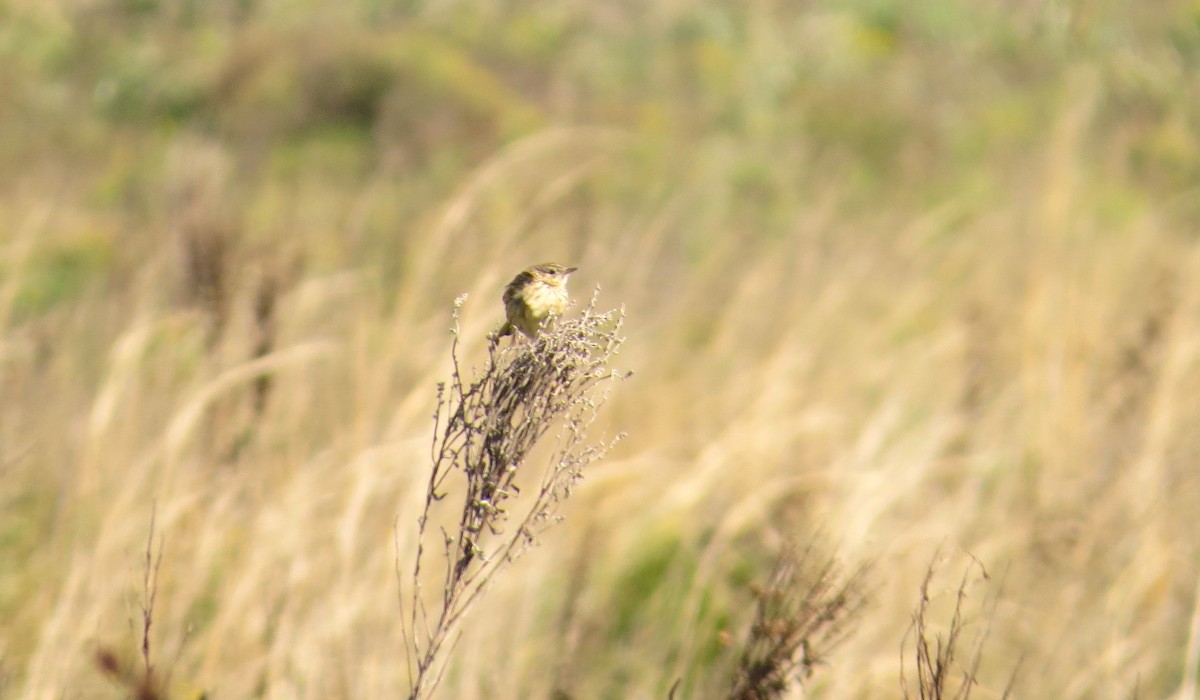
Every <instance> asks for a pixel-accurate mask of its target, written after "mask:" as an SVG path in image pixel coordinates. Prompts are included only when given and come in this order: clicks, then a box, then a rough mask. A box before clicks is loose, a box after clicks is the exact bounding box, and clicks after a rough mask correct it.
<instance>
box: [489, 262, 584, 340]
mask: <svg viewBox="0 0 1200 700" xmlns="http://www.w3.org/2000/svg"><path fill="white" fill-rule="evenodd" d="M578 269H579V268H577V267H566V266H565V265H559V264H558V263H541V264H539V265H534V266H532V267H527V268H525V269H524V270H522V271H521V272H520V273H519V274H518V275H517V276H516V277H514V278H513V279H512V282H509V283H508V286H507V287H505V288H504V296H503V301H504V315H505V316H506V317H507V320H506V321H505V322H504V325H503V326H501V327H500V330H499V331H497V333H496V336H495V337H496V339H497V340H499V339H500V338H503V337H504V336H506V335H512V334H513V333H514V332H515V331H521V333H522V334H524V335H525V337H527V338H530V339H533V338H536V337H537V334H538V331H539V330H540V329H541V327H542V324H543V323H546V322H547V321H548V320H550V319H553V318H556V317H558V316H561V315H562V314H563V312H564V311H566V310H567V304H568V303H569V302H570V297H569V296H568V295H567V278H568V277H570V276H571V273H572V272H574V271H576V270H578Z"/></svg>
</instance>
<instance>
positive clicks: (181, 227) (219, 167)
mask: <svg viewBox="0 0 1200 700" xmlns="http://www.w3.org/2000/svg"><path fill="white" fill-rule="evenodd" d="M167 171H168V177H167V187H166V189H167V204H168V209H169V212H170V215H171V228H172V230H173V233H174V237H175V239H176V243H177V246H178V255H179V265H180V270H179V274H180V283H181V288H182V292H183V294H184V298H185V301H186V302H187V303H188V304H191V305H193V306H195V307H196V308H198V309H200V310H202V311H203V312H204V313H205V315H206V317H207V324H208V340H209V342H210V343H215V342H216V340H217V339H218V338H219V337H220V335H221V333H222V331H223V330H224V328H225V325H226V324H227V323H228V321H229V315H230V296H231V294H232V280H231V279H230V278H231V275H232V274H233V270H234V256H235V253H236V248H237V243H238V239H239V237H240V235H239V234H240V232H239V230H238V227H237V224H236V219H235V217H234V216H233V215H232V212H231V208H230V204H229V201H228V200H229V199H230V190H231V188H230V180H231V173H232V163H231V158H230V156H229V155H228V154H227V153H226V151H225V150H224V149H223V148H222V147H221V146H220V145H218V144H215V143H210V142H195V141H190V140H185V141H183V142H181V143H180V144H177V145H176V146H175V148H173V149H172V151H171V154H170V157H169V158H168V163H167Z"/></svg>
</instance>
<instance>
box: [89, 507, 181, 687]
mask: <svg viewBox="0 0 1200 700" xmlns="http://www.w3.org/2000/svg"><path fill="white" fill-rule="evenodd" d="M157 515H158V509H157V507H155V508H154V509H152V510H151V511H150V534H149V535H148V536H147V538H146V557H145V560H144V562H143V564H142V600H141V603H140V607H141V613H142V643H141V656H142V668H141V670H140V671H139V670H138V669H137V668H136V667H135V664H131V663H127V662H125V661H123V660H122V659H121V657H120V656H119V655H118V654H117V653H116V652H115V651H113V650H112V649H110V648H108V647H100V648H98V649H97V650H96V653H95V657H94V659H95V663H96V667H97V668H99V669H100V671H101V672H102V673H104V675H106V676H108V678H109V679H110V680H112V681H113V682H114V683H116V684H117V685H118V686H120V687H121V688H122V689H123V690H124V691H125V692H126V693H128V696H129V697H130V698H134V699H135V700H160V699H161V698H165V697H166V691H165V690H164V688H165V685H166V683H165V682H164V681H163V680H161V679H160V678H159V675H158V674H157V673H155V669H154V662H153V661H152V653H151V645H150V628H151V627H152V626H153V625H154V603H155V601H156V600H157V599H158V572H159V569H160V568H161V567H162V552H163V538H162V537H161V536H159V538H158V551H157V553H156V552H155V547H154V529H155V524H156V520H157Z"/></svg>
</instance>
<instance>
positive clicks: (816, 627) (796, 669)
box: [729, 544, 866, 700]
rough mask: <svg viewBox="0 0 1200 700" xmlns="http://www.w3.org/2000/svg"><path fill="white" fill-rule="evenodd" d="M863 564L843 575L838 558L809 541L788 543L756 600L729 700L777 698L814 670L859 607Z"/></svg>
mask: <svg viewBox="0 0 1200 700" xmlns="http://www.w3.org/2000/svg"><path fill="white" fill-rule="evenodd" d="M865 575H866V569H865V568H859V569H856V570H854V571H852V572H851V573H850V574H848V575H844V574H843V573H842V571H841V569H840V567H839V566H838V564H837V562H836V561H835V560H834V559H832V558H825V557H822V556H820V555H818V554H817V553H816V552H815V551H814V546H813V545H811V544H810V545H809V546H807V547H806V548H804V549H803V550H801V549H799V548H797V547H795V546H793V545H788V546H786V547H785V548H784V549H783V550H782V551H781V552H780V554H779V555H778V557H777V558H776V560H775V564H774V566H773V567H772V570H771V575H770V578H769V579H768V581H767V583H766V585H764V586H759V587H756V588H755V589H754V595H755V597H756V598H757V599H758V602H757V606H756V610H755V615H754V622H753V624H752V625H751V626H750V631H749V633H748V635H747V638H746V642H745V645H744V646H743V648H742V653H741V657H740V658H739V659H738V664H737V671H736V676H735V680H734V684H733V689H732V690H731V691H730V693H729V698H730V700H768V699H770V698H781V697H783V696H784V694H785V693H786V692H787V691H788V689H789V688H790V687H791V686H792V684H793V682H794V681H797V680H803V679H805V678H807V677H809V676H811V675H812V673H813V670H814V668H815V667H816V666H817V665H819V664H822V663H824V661H825V659H826V658H827V657H828V655H829V653H830V652H831V651H832V650H833V649H834V647H836V646H837V645H838V644H839V643H840V642H841V641H843V640H844V639H845V638H846V636H847V635H848V634H849V632H850V623H851V622H852V621H853V620H854V619H855V618H856V617H857V616H858V614H859V613H861V612H862V610H863V607H864V605H865V603H866V600H865V598H864V596H863V583H864V577H865Z"/></svg>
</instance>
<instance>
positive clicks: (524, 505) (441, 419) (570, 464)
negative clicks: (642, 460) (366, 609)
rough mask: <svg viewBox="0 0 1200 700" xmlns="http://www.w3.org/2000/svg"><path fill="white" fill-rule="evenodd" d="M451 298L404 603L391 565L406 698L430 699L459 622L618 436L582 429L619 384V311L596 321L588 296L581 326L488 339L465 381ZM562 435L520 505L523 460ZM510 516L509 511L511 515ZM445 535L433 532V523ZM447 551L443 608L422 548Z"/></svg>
mask: <svg viewBox="0 0 1200 700" xmlns="http://www.w3.org/2000/svg"><path fill="white" fill-rule="evenodd" d="M464 301H465V296H462V297H459V298H458V300H457V301H456V302H455V313H454V341H453V343H452V344H451V359H452V361H453V374H452V377H451V381H450V382H449V384H439V386H438V405H437V411H436V413H435V414H434V440H433V448H432V459H433V467H432V469H431V470H430V472H429V482H428V486H427V489H426V493H425V502H424V508H423V511H422V513H421V517H420V518H419V519H418V532H419V534H418V544H417V554H416V560H415V561H414V563H413V570H412V580H411V585H410V586H409V595H408V597H407V599H405V595H404V588H405V585H404V583H403V578H404V577H403V575H402V574H401V572H400V564H399V561H397V572H396V573H397V579H398V582H399V585H400V589H401V598H402V600H404V603H405V605H406V606H407V608H408V609H407V610H406V612H407V619H405V620H404V624H405V629H404V634H405V640H406V645H407V648H408V655H409V659H408V660H409V664H410V666H409V670H410V684H411V689H410V695H409V697H410V698H411V699H412V700H416V699H418V698H428V697H431V696H432V694H433V693H434V691H435V689H436V687H437V685H438V683H439V681H440V680H441V677H442V674H443V673H444V672H445V670H446V667H447V664H448V662H449V659H448V655H449V653H450V651H451V650H452V648H453V646H454V642H455V641H456V640H457V636H458V635H459V634H460V633H461V626H462V622H463V618H464V616H465V615H466V613H467V612H468V611H469V610H470V608H471V607H472V606H473V605H474V604H475V603H476V602H477V601H478V599H479V598H480V596H481V595H482V594H483V592H484V591H485V590H486V589H487V587H488V584H489V582H490V581H491V580H492V578H493V577H494V576H495V575H496V574H497V573H498V572H499V571H500V570H501V569H503V568H504V567H505V566H506V565H507V564H509V563H510V562H512V561H513V560H514V559H516V558H517V557H519V556H520V555H521V554H522V553H524V552H525V551H527V550H528V549H529V548H530V547H531V546H533V545H534V544H535V542H536V540H537V537H538V535H539V533H541V532H542V531H543V530H545V528H547V527H549V526H551V525H553V524H554V523H555V522H557V521H558V519H559V516H558V514H557V513H558V509H559V507H560V506H561V505H562V503H563V502H564V501H566V500H567V499H568V498H569V497H570V496H571V492H572V490H573V489H574V487H575V485H576V484H577V483H578V482H579V480H580V479H581V478H582V477H583V472H584V469H585V468H586V467H587V466H588V465H589V464H591V463H592V462H594V461H596V460H598V459H600V458H602V457H603V456H604V454H605V453H606V452H607V451H608V450H609V449H610V448H611V447H612V446H613V445H614V444H615V443H616V442H617V441H618V440H620V439H621V436H619V435H618V436H617V437H615V438H612V439H609V440H603V441H600V442H594V443H589V442H588V437H587V432H588V429H589V428H590V427H591V426H592V423H593V421H594V420H595V419H596V416H597V413H598V411H599V409H600V407H601V406H602V405H603V404H604V401H605V399H606V398H607V393H608V390H609V388H610V387H611V386H612V384H611V382H612V380H614V379H617V378H621V377H622V376H627V375H621V374H619V373H617V372H616V371H614V370H613V369H612V368H611V366H610V362H611V360H612V358H613V356H614V355H615V354H616V353H617V351H618V349H619V348H620V346H621V343H622V342H623V341H624V339H623V338H622V337H621V326H622V323H623V319H624V311H623V310H617V311H608V312H603V313H598V312H597V311H596V310H595V306H596V296H595V295H593V297H592V301H591V303H589V304H588V306H587V308H586V309H584V310H583V313H582V314H581V316H580V317H579V318H578V319H571V320H564V321H560V322H559V323H558V324H556V325H555V326H554V327H552V328H547V329H544V332H542V333H540V334H539V336H538V337H537V339H536V340H533V341H530V342H525V341H523V340H518V341H516V342H514V343H512V344H510V345H508V346H507V347H504V348H501V347H500V346H499V345H498V344H497V343H495V342H493V343H491V345H490V347H489V354H488V357H487V361H486V363H485V365H484V367H483V369H482V371H477V372H475V373H473V376H472V377H468V376H464V372H463V369H462V367H461V366H460V364H459V342H460V338H459V324H458V309H459V308H461V306H462V303H463V302H464ZM556 429H557V430H558V431H559V432H558V433H557V436H556V440H555V444H554V447H553V450H552V453H551V457H550V460H549V463H548V465H547V467H546V468H545V470H544V471H543V472H542V474H541V477H540V481H538V482H536V484H537V485H536V488H537V491H536V494H535V495H533V496H532V497H531V498H527V499H524V500H518V497H519V496H520V494H521V486H520V484H521V483H526V484H527V483H528V482H529V481H530V480H531V479H532V477H533V474H531V473H530V469H532V468H533V467H532V465H529V464H528V462H529V461H531V459H530V456H531V454H533V450H534V447H535V446H536V445H538V443H539V441H541V439H542V438H543V437H544V436H545V435H546V434H547V433H548V432H550V431H551V430H556ZM510 510H511V512H510ZM447 519H448V520H449V522H455V523H456V524H454V525H449V526H448V527H449V529H446V527H443V528H442V530H441V537H440V538H438V537H436V536H432V535H430V529H431V527H432V526H433V525H434V523H435V522H444V521H447ZM431 537H432V538H434V541H437V540H438V539H440V544H441V546H442V549H443V562H442V567H443V568H442V571H441V576H440V579H441V596H440V600H436V601H430V600H427V599H426V597H425V596H423V595H422V583H423V582H424V581H425V580H426V579H425V578H424V573H425V572H424V570H423V566H424V565H425V563H426V557H425V554H426V551H425V550H426V547H427V546H430V544H431V542H430V539H431Z"/></svg>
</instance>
